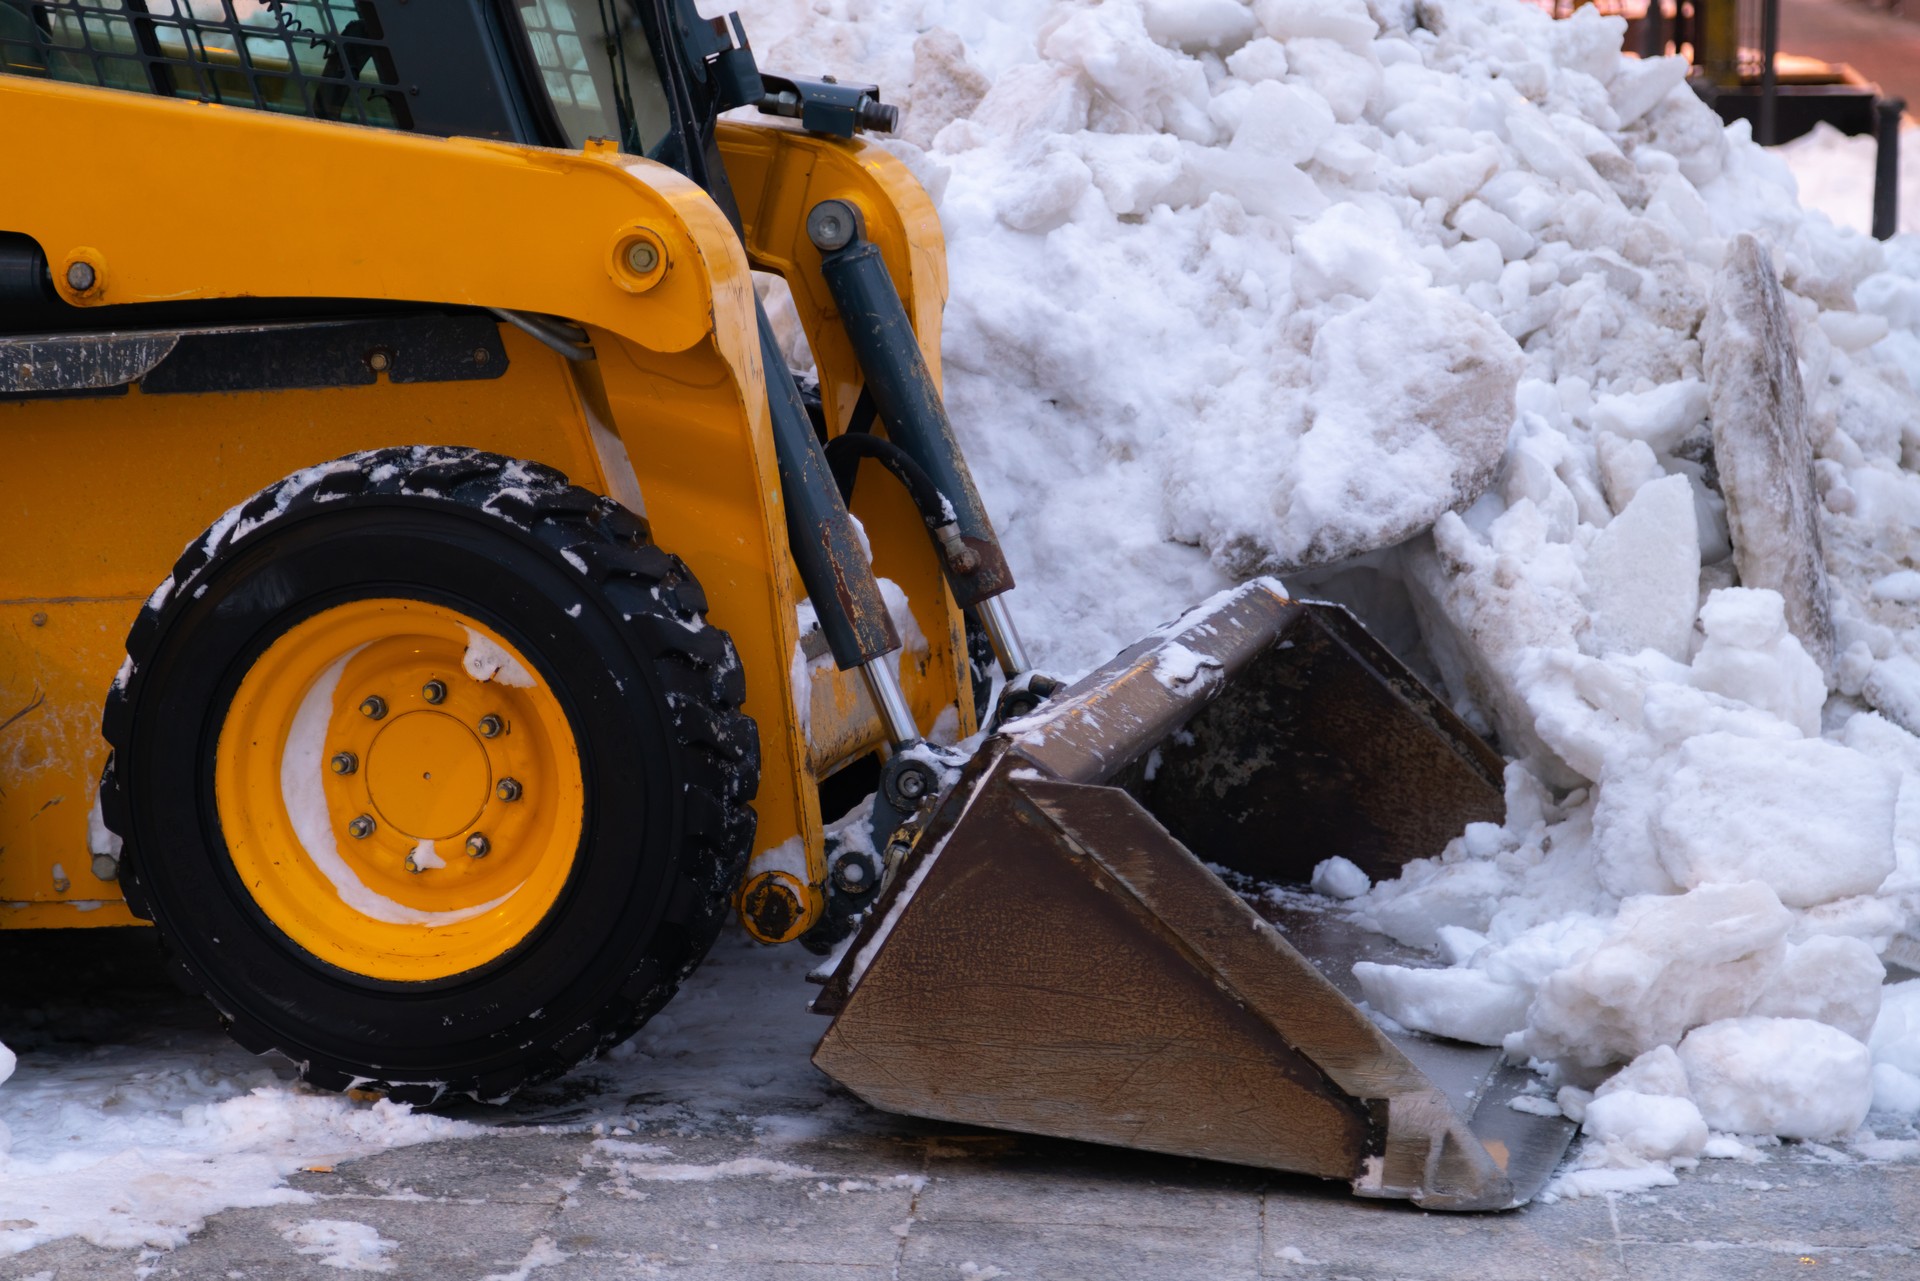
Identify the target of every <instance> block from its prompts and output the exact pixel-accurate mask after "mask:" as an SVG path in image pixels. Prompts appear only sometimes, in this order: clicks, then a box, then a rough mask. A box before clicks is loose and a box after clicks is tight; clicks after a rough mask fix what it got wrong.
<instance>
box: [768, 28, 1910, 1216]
mask: <svg viewBox="0 0 1920 1281" xmlns="http://www.w3.org/2000/svg"><path fill="white" fill-rule="evenodd" d="M746 16H747V18H748V20H749V23H750V29H751V30H753V31H755V32H756V33H758V34H757V35H756V36H755V39H756V42H757V44H758V47H759V49H760V51H761V56H762V61H763V62H764V63H766V64H767V65H769V66H771V67H777V68H790V69H792V70H795V71H798V72H801V73H806V72H811V71H817V70H819V69H824V68H828V67H831V68H833V69H834V70H836V71H838V72H841V73H842V74H852V75H859V76H862V77H864V78H869V79H873V80H876V81H878V82H879V83H881V84H882V85H883V86H885V87H886V88H887V89H888V90H889V91H890V92H891V96H892V98H893V100H895V101H899V102H901V103H903V104H904V106H905V109H906V110H905V120H904V125H903V129H902V135H903V139H904V141H900V142H896V143H893V144H890V145H891V146H892V147H893V149H894V150H895V151H896V153H897V154H899V155H901V156H902V157H903V158H904V159H905V160H906V161H907V162H908V163H909V164H910V165H912V166H913V167H914V168H915V170H916V172H918V173H919V174H920V175H921V177H922V179H923V181H924V182H925V183H926V185H927V186H928V188H929V190H930V191H931V192H932V193H933V195H934V197H935V199H936V201H937V203H938V205H939V209H940V213H941V219H942V223H943V225H944V227H945V229H946V232H947V237H948V249H949V254H950V260H951V269H952V282H953V294H952V298H951V301H950V303H949V306H948V310H947V329H946V336H945V355H946V368H947V392H948V398H949V402H950V404H951V406H952V408H953V411H954V414H955V417H956V420H957V421H958V424H959V427H960V430H961V431H962V433H963V434H964V437H965V444H966V446H967V448H968V451H969V454H970V457H971V459H972V460H973V464H974V469H975V471H976V474H977V475H978V476H979V478H980V480H981V483H982V486H983V488H984V490H985V491H986V496H987V498H988V501H989V505H990V506H991V507H992V508H993V509H994V510H995V512H996V513H997V520H998V524H999V527H1000V529H1001V530H1002V532H1003V535H1004V538H1005V540H1006V542H1007V544H1008V547H1009V551H1010V556H1011V559H1012V562H1013V564H1014V567H1015V570H1016V573H1017V574H1018V575H1019V576H1020V577H1021V579H1022V581H1023V584H1024V589H1023V590H1022V591H1021V592H1020V593H1019V594H1018V595H1017V597H1016V598H1015V604H1016V608H1017V610H1018V612H1019V614H1020V617H1021V619H1022V622H1023V625H1024V626H1025V628H1026V629H1027V632H1028V635H1029V639H1030V642H1031V643H1032V644H1033V646H1034V648H1035V649H1036V650H1037V651H1038V652H1039V653H1040V654H1041V655H1042V656H1043V658H1044V660H1045V661H1046V662H1048V663H1050V664H1052V665H1054V666H1055V667H1056V668H1058V669H1064V670H1073V669H1082V668H1085V667H1086V666H1088V665H1091V664H1092V663H1094V662H1096V661H1098V660H1100V659H1102V658H1104V657H1105V656H1106V655H1107V654H1108V653H1110V652H1111V651H1112V650H1113V649H1114V648H1116V647H1117V646H1119V645H1121V644H1123V643H1124V642H1126V641H1127V640H1128V639H1130V638H1131V637H1133V636H1135V635H1137V634H1138V633H1140V632H1141V631H1143V630H1145V629H1146V628H1147V627H1150V626H1152V625H1154V624H1156V623H1159V622H1161V621H1163V620H1164V619H1166V618H1168V617H1171V616H1172V615H1174V614H1175V613H1177V612H1178V611H1179V609H1180V608H1182V607H1183V606H1184V605H1186V604H1188V603H1190V602H1192V601H1194V600H1196V599H1199V598H1200V597H1202V596H1204V595H1206V594H1207V593H1209V592H1210V591H1212V590H1213V589H1215V588H1217V587H1218V586H1220V585H1221V584H1222V583H1225V582H1227V581H1231V580H1233V579H1237V578H1242V577H1245V576H1248V575H1250V574H1254V573H1280V574H1285V575H1287V576H1288V578H1289V580H1290V581H1291V582H1292V583H1293V584H1294V585H1295V587H1296V588H1308V589H1311V590H1313V591H1316V592H1324V593H1327V594H1330V595H1332V596H1334V597H1335V598H1338V599H1342V600H1346V601H1349V602H1351V603H1353V604H1354V605H1355V607H1356V608H1358V609H1359V610H1360V612H1361V613H1362V614H1363V616H1364V617H1366V618H1367V620H1368V621H1369V622H1370V623H1372V624H1374V625H1375V626H1376V628H1377V629H1378V630H1379V631H1380V633H1381V634H1382V635H1383V637H1385V638H1386V639H1387V640H1388V641H1389V643H1393V644H1396V645H1398V646H1400V647H1401V648H1402V649H1403V651H1405V652H1408V653H1409V655H1410V657H1411V658H1412V659H1413V661H1415V663H1416V664H1417V665H1418V666H1420V667H1421V668H1422V669H1423V670H1425V671H1427V672H1429V673H1430V674H1433V675H1435V676H1437V677H1438V678H1440V679H1441V680H1442V681H1443V682H1444V687H1445V689H1446V691H1447V692H1448V694H1449V695H1450V696H1451V698H1452V700H1453V702H1454V703H1455V705H1456V706H1457V707H1458V708H1459V710H1460V711H1461V712H1462V714H1463V715H1465V716H1466V717H1467V718H1468V719H1469V720H1470V721H1471V722H1472V723H1474V724H1475V725H1477V726H1478V727H1480V728H1481V729H1483V730H1484V731H1486V732H1488V733H1489V734H1491V735H1493V736H1494V737H1495V739H1496V741H1497V742H1498V743H1499V744H1500V745H1501V746H1502V747H1503V748H1504V750H1505V751H1506V752H1507V754H1508V755H1509V756H1510V757H1512V758H1515V763H1514V764H1513V765H1512V766H1511V767H1510V770H1509V775H1508V800H1509V812H1508V818H1507V821H1506V823H1505V824H1504V825H1502V826H1499V827H1494V826H1491V825H1478V826H1476V827H1474V828H1471V829H1469V830H1468V832H1467V833H1466V834H1465V835H1464V836H1463V837H1462V838H1461V839H1460V840H1458V841H1456V842H1454V843H1453V845H1451V846H1450V847H1449V848H1448V849H1447V850H1446V851H1445V852H1444V853H1443V854H1441V855H1440V856H1438V857H1436V858H1434V859H1431V860H1428V861H1426V862H1423V863H1421V864H1417V865H1415V866H1414V867H1412V868H1410V869H1408V871H1407V873H1406V874H1405V875H1404V876H1402V877H1401V878H1400V879H1399V880H1397V881H1393V882H1389V883H1385V884H1382V885H1379V886H1376V887H1374V888H1372V889H1371V890H1370V891H1368V892H1366V893H1364V894H1362V895H1360V896H1359V897H1357V898H1354V899H1352V900H1351V906H1352V908H1353V910H1356V911H1357V912H1359V913H1360V914H1361V917H1362V919H1363V920H1366V921H1367V922H1369V923H1370V924H1372V925H1373V926H1374V927H1375V928H1378V929H1380V930H1382V931H1383V932H1385V933H1387V934H1390V935H1392V936H1394V937H1395V938H1397V939H1398V940H1399V941H1401V942H1403V943H1408V944H1412V945H1416V946H1420V947H1426V948H1433V949H1436V950H1437V951H1438V952H1439V953H1440V955H1441V957H1442V959H1444V960H1445V961H1446V962H1448V963H1449V965H1450V968H1447V969H1445V970H1442V971H1440V972H1438V973H1433V972H1428V973H1421V974H1415V973H1414V972H1412V971H1408V970H1405V969H1400V968H1397V967H1373V968H1372V969H1370V970H1369V971H1368V972H1367V974H1366V975H1365V978H1366V986H1367V990H1368V991H1369V993H1370V995H1371V997H1372V1001H1373V1004H1375V1005H1376V1006H1377V1007H1379V1008H1380V1010H1381V1011H1382V1012H1383V1013H1385V1014H1387V1015H1389V1016H1391V1017H1393V1018H1395V1019H1397V1020H1399V1021H1401V1022H1403V1023H1408V1024H1411V1025H1414V1026H1418V1027H1422V1028H1425V1029H1427V1030H1430V1031H1434V1032H1438V1033H1442V1034H1447V1035H1454V1036H1460V1037H1464V1038H1467V1039H1474V1040H1480V1041H1483V1042H1487V1043H1491V1044H1505V1045H1506V1046H1507V1048H1508V1049H1509V1051H1510V1052H1511V1053H1512V1054H1514V1055H1516V1056H1519V1057H1521V1058H1523V1059H1531V1060H1532V1061H1533V1062H1534V1063H1535V1064H1536V1065H1537V1066H1538V1067H1539V1069H1540V1070H1541V1071H1542V1073H1543V1074H1545V1076H1546V1078H1547V1081H1548V1082H1549V1083H1550V1085H1551V1086H1552V1087H1553V1088H1556V1089H1559V1090H1560V1094H1561V1099H1562V1101H1563V1103H1564V1105H1565V1106H1566V1107H1567V1109H1568V1110H1569V1112H1570V1113H1572V1114H1575V1115H1583V1114H1584V1113H1585V1109H1586V1107H1587V1106H1588V1105H1589V1104H1590V1103H1591V1104H1593V1105H1595V1106H1596V1112H1595V1114H1594V1120H1593V1135H1594V1137H1593V1141H1592V1142H1591V1143H1589V1145H1588V1146H1587V1150H1586V1156H1585V1157H1584V1158H1583V1161H1584V1163H1585V1164H1586V1165H1589V1166H1592V1167H1595V1168H1594V1169H1593V1170H1589V1171H1588V1172H1587V1173H1586V1174H1585V1175H1584V1176H1583V1179H1584V1181H1582V1180H1574V1181H1572V1182H1568V1183H1566V1184H1565V1185H1564V1190H1565V1191H1569V1192H1572V1191H1579V1190H1582V1189H1583V1188H1585V1189H1588V1190H1599V1189H1601V1188H1603V1187H1607V1188H1616V1189H1617V1188H1618V1187H1620V1186H1626V1185H1628V1184H1632V1183H1633V1182H1634V1181H1635V1180H1646V1179H1671V1178H1672V1177H1673V1176H1672V1173H1671V1169H1670V1166H1671V1165H1672V1164H1673V1163H1676V1162H1679V1163H1685V1162H1690V1161H1692V1160H1694V1159H1696V1158H1697V1156H1698V1155H1699V1154H1700V1153H1701V1152H1702V1151H1712V1150H1717V1149H1716V1148H1715V1145H1716V1144H1717V1145H1718V1147H1719V1149H1725V1150H1728V1151H1745V1150H1748V1149H1749V1148H1750V1146H1751V1145H1750V1144H1749V1145H1744V1146H1743V1145H1742V1144H1740V1143H1732V1144H1731V1146H1729V1143H1730V1142H1731V1141H1725V1142H1723V1141H1722V1140H1720V1139H1716V1138H1714V1137H1712V1136H1713V1135H1714V1134H1716V1133H1720V1132H1730V1131H1738V1132H1764V1133H1767V1134H1769V1135H1786V1136H1794V1137H1800V1138H1806V1139H1843V1138H1845V1137H1846V1136H1848V1135H1849V1134H1852V1133H1854V1132H1855V1130H1856V1129H1857V1127H1859V1126H1860V1124H1861V1121H1862V1118H1863V1117H1864V1116H1865V1115H1866V1114H1867V1112H1868V1109H1869V1107H1870V1106H1872V1105H1873V1104H1875V1103H1876V1102H1877V1103H1878V1104H1879V1105H1880V1106H1881V1107H1882V1108H1885V1109H1887V1110H1888V1111H1889V1113H1890V1114H1896V1115H1910V1114H1912V1113H1913V1112H1914V1111H1915V1110H1916V1108H1917V1107H1920V1074H1916V1073H1915V1072H1914V1071H1913V1070H1912V1068H1913V1066H1914V1064H1915V1059H1916V1056H1920V992H1915V991H1914V990H1912V989H1909V988H1906V987H1895V988H1891V989H1886V990H1884V991H1883V988H1882V981H1883V978H1884V975H1885V970H1884V967H1883V963H1882V960H1881V955H1882V953H1884V952H1886V951H1887V950H1888V949H1889V948H1894V949H1896V950H1897V949H1900V948H1903V947H1907V946H1910V944H1908V943H1907V942H1906V941H1904V940H1902V937H1901V936H1902V935H1903V934H1904V933H1905V932H1906V931H1907V929H1908V927H1909V925H1910V922H1911V919H1912V913H1913V910H1914V908H1915V907H1916V905H1917V900H1916V895H1917V894H1920V845H1917V844H1916V843H1915V842H1916V838H1920V827H1916V826H1915V824H1916V823H1917V822H1920V808H1917V807H1920V737H1916V736H1915V735H1916V734H1920V629H1917V628H1916V624H1920V614H1917V613H1916V612H1915V611H1916V608H1917V607H1920V572H1916V556H1917V555H1920V546H1916V544H1915V540H1914V535H1913V534H1912V532H1911V531H1912V530H1913V529H1914V528H1916V523H1917V522H1920V475H1916V472H1917V471H1920V396H1916V395H1915V388H1916V386H1920V238H1913V237H1909V238H1906V239H1904V240H1899V241H1895V242H1893V243H1891V244H1888V245H1881V244H1878V243H1876V242H1874V241H1871V240H1869V239H1867V238H1866V237H1864V236H1862V235H1860V234H1858V233H1857V232H1855V231H1853V230H1850V229H1848V227H1847V226H1845V225H1841V226H1836V225H1835V222H1834V221H1833V220H1830V219H1829V217H1827V216H1826V215H1825V214H1823V213H1819V212H1808V211H1806V210H1803V209H1802V208H1801V207H1800V206H1799V204H1798V203H1797V202H1796V179H1795V172H1796V170H1797V171H1798V172H1799V173H1800V174H1801V175H1803V176H1804V177H1805V179H1806V182H1807V184H1808V186H1809V187H1810V188H1811V189H1812V191H1813V192H1814V194H1815V195H1816V197H1817V198H1818V199H1819V200H1820V201H1821V202H1822V203H1823V204H1827V205H1830V206H1831V207H1832V208H1833V210H1834V211H1835V214H1836V217H1838V218H1840V219H1841V220H1842V221H1843V223H1849V224H1850V223H1855V222H1857V221H1858V219H1860V218H1861V217H1864V213H1865V210H1866V207H1867V206H1866V200H1865V196H1864V194H1863V192H1862V191H1861V189H1860V187H1859V172H1858V163H1859V155H1858V153H1859V151H1860V144H1851V143H1836V142H1835V141H1834V140H1832V139H1830V138H1826V137H1824V136H1815V137H1814V138H1812V139H1809V140H1808V141H1807V142H1805V143H1802V144H1800V145H1799V146H1797V147H1796V148H1793V149H1791V150H1789V151H1788V152H1786V153H1785V158H1783V156H1782V155H1780V154H1772V153H1768V152H1764V151H1762V150H1761V149H1760V148H1758V147H1756V146H1755V145H1753V143H1752V142H1751V139H1750V134H1749V130H1748V129H1747V127H1746V126H1744V125H1738V126H1735V127H1733V128H1723V127H1722V126H1721V124H1720V122H1719V120H1718V119H1717V117H1715V116H1714V114H1713V113H1712V112H1711V111H1710V110H1709V109H1707V108H1706V107H1704V106H1703V105H1702V104H1701V103H1700V102H1699V101H1698V100H1697V98H1696V97H1695V96H1694V95H1693V94H1692V93H1691V91H1689V90H1688V89H1687V88H1686V86H1685V85H1684V83H1683V77H1684V73H1685V68H1684V66H1683V65H1682V64H1681V63H1679V62H1678V61H1677V60H1672V59H1662V60H1653V61H1644V62H1643V61H1640V60H1637V59H1630V58H1623V57H1622V56H1621V54H1620V38H1621V32H1622V27H1621V24H1620V23H1619V22H1618V21H1617V20H1613V19H1604V18H1601V17H1599V16H1598V15H1597V13H1596V12H1595V11H1594V10H1592V9H1591V8H1583V9H1581V10H1579V11H1578V12H1576V14H1575V15H1574V17H1573V18H1572V19H1570V20H1568V21H1565V22H1560V23H1554V22H1551V21H1549V20H1548V19H1547V18H1546V17H1545V16H1544V15H1543V14H1542V13H1541V12H1540V11H1539V10H1537V9H1533V8H1529V7H1527V6H1525V5H1522V4H1520V3H1517V0H1422V2H1421V3H1420V4H1418V5H1417V6H1416V5H1414V4H1411V3H1406V2H1405V0H1371V3H1367V2H1365V0H1250V2H1248V0H1106V2H1105V3H1090V2H1075V3H1058V4H1056V3H1051V2H1049V0H996V2H994V3H989V4H984V5H982V4H970V3H962V2H961V0H757V2H756V3H750V4H748V5H747V6H746ZM1915 168H1916V169H1920V166H1916V167H1915ZM1911 181H1912V179H1911V178H1910V179H1909V182H1911ZM1849 184H1852V185H1851V186H1850V185H1849ZM1843 206H1844V208H1843ZM1908 207H1909V211H1910V212H1909V215H1908V216H1909V217H1910V218H1911V217H1913V216H1914V213H1913V211H1914V210H1915V209H1916V208H1920V200H1910V201H1909V206H1908ZM1748 234H1750V235H1751V236H1753V237H1755V238H1756V239H1755V240H1754V241H1751V242H1746V241H1743V240H1742V239H1741V237H1742V236H1743V235H1748ZM1776 277H1777V279H1778V281H1779V285H1780V286H1781V289H1776V288H1775V287H1774V286H1773V285H1772V283H1771V281H1772V280H1773V279H1775V278H1776ZM1782 290H1783V292H1782ZM1770 326H1771V328H1770ZM1788 343H1790V344H1791V350H1790V351H1789V350H1788V348H1787V346H1786V345H1785V344H1788ZM1796 358H1797V359H1796ZM1796 376H1797V377H1796ZM1796 382H1797V384H1798V386H1799V387H1803V388H1804V400H1802V398H1801V394H1800V392H1799V390H1798V389H1797V388H1796V386H1795V384H1796ZM1809 449H1810V450H1811V453H1812V455H1813V464H1812V468H1811V470H1810V471H1808V470H1807V464H1806V462H1805V461H1803V460H1804V459H1805V457H1806V451H1807V450H1809ZM1783 458H1784V459H1786V460H1787V462H1786V464H1785V465H1783V464H1782V462H1781V459H1783ZM1736 539H1737V544H1738V545H1736ZM1743 584H1744V585H1743ZM1339 852H1340V851H1337V850H1329V851H1327V853H1328V854H1329V855H1330V856H1331V855H1337V854H1338V853H1339ZM1339 870H1340V869H1338V868H1333V869H1330V870H1329V872H1328V873H1327V874H1326V875H1324V876H1322V877H1321V878H1319V882H1320V884H1322V885H1323V886H1324V887H1325V888H1328V889H1335V888H1336V887H1337V888H1338V889H1339V890H1340V892H1342V893H1344V892H1346V891H1347V890H1350V889H1356V888H1363V887H1353V886H1347V885H1345V884H1344V883H1343V882H1344V881H1345V880H1346V879H1348V878H1343V877H1341V876H1340V875H1339V874H1338V872H1339ZM1869 1047H1871V1048H1869ZM1649 1056H1655V1057H1654V1058H1651V1059H1650V1058H1649ZM1629 1064H1631V1065H1632V1068H1631V1069H1630V1072H1631V1073H1632V1074H1633V1075H1630V1076H1628V1078H1627V1079H1628V1080H1629V1081H1634V1080H1638V1082H1639V1083H1638V1084H1635V1085H1634V1086H1633V1088H1630V1089H1629V1088H1625V1087H1622V1088H1618V1089H1614V1090H1612V1091H1610V1092H1608V1093H1606V1094H1604V1095H1599V1094H1596V1093H1594V1091H1595V1090H1596V1089H1605V1086H1606V1082H1607V1081H1608V1080H1609V1078H1615V1079H1618V1075H1620V1069H1621V1068H1622V1067H1623V1066H1625V1065H1629ZM1656 1066H1658V1067H1659V1069H1660V1070H1659V1071H1655V1070H1654V1069H1655V1067H1656Z"/></svg>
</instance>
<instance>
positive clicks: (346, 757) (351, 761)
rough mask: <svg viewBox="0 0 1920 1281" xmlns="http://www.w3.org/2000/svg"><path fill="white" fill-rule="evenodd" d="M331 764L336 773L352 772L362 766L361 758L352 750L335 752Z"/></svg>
mask: <svg viewBox="0 0 1920 1281" xmlns="http://www.w3.org/2000/svg"><path fill="white" fill-rule="evenodd" d="M330 764H332V766H333V772H334V773H336V774H351V773H353V772H354V771H355V770H357V769H359V768H360V758H359V757H358V756H355V755H354V754H353V753H352V752H335V753H334V754H333V760H332V761H331V762H330Z"/></svg>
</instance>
